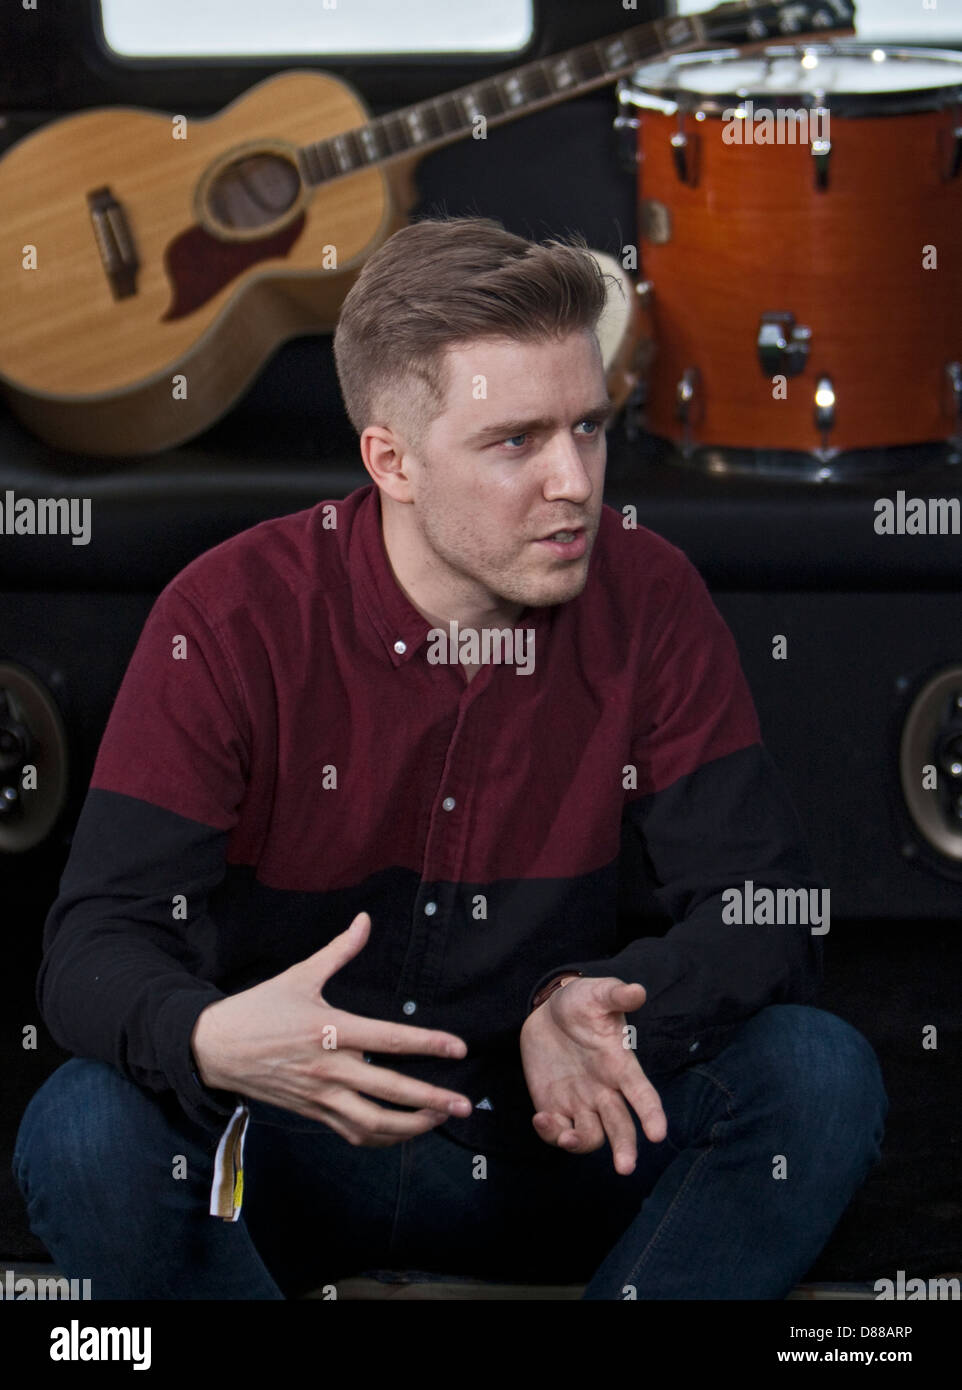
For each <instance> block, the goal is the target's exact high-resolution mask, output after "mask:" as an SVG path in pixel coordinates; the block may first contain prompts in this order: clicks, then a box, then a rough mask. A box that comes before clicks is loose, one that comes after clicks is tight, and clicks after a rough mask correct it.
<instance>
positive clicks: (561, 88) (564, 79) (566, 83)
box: [547, 54, 578, 92]
mask: <svg viewBox="0 0 962 1390" xmlns="http://www.w3.org/2000/svg"><path fill="white" fill-rule="evenodd" d="M547 63H548V73H549V81H550V82H551V85H552V88H553V89H554V90H555V91H556V92H566V91H567V90H568V89H569V88H571V87H575V86H577V84H578V79H577V77H576V76H575V72H574V68H573V67H572V66H571V63H570V62H569V60H568V55H567V54H563V55H562V56H561V57H560V58H549V59H548V60H547Z"/></svg>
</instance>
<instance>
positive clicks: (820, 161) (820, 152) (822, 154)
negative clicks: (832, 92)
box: [811, 106, 832, 193]
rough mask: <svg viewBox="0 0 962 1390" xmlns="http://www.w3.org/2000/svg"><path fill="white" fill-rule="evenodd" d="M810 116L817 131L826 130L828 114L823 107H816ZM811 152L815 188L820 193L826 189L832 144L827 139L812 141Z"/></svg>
mask: <svg viewBox="0 0 962 1390" xmlns="http://www.w3.org/2000/svg"><path fill="white" fill-rule="evenodd" d="M812 116H813V117H817V119H818V129H819V130H824V131H827V130H828V112H827V111H826V110H825V108H824V107H822V106H819V107H817V108H816V110H815V111H813V112H812ZM811 150H812V159H813V160H814V161H815V187H816V188H817V189H818V191H819V192H820V193H822V192H824V190H825V189H826V188H827V187H828V162H829V159H830V158H831V154H832V142H831V140H828V139H818V140H813V141H812V142H811Z"/></svg>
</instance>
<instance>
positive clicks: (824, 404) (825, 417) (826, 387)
mask: <svg viewBox="0 0 962 1390" xmlns="http://www.w3.org/2000/svg"><path fill="white" fill-rule="evenodd" d="M814 405H815V428H816V429H817V430H821V432H822V436H823V438H824V439H825V442H826V443H827V437H828V433H829V431H830V430H833V429H834V428H835V386H834V384H833V382H832V378H831V377H830V376H820V377H819V378H818V381H817V382H816V383H815V397H814Z"/></svg>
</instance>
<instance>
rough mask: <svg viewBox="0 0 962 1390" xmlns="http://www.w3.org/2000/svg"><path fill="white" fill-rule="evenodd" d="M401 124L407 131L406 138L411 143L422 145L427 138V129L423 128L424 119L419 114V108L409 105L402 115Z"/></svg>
mask: <svg viewBox="0 0 962 1390" xmlns="http://www.w3.org/2000/svg"><path fill="white" fill-rule="evenodd" d="M402 124H403V125H404V129H405V130H406V132H407V135H408V139H409V140H410V141H411V143H412V144H413V145H423V143H424V141H425V140H426V139H427V131H426V130H425V128H424V121H423V118H422V116H421V111H420V108H419V107H417V106H409V107H408V109H407V110H406V111H405V112H404V113H403V115H402Z"/></svg>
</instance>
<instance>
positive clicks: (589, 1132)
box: [564, 1107, 605, 1154]
mask: <svg viewBox="0 0 962 1390" xmlns="http://www.w3.org/2000/svg"><path fill="white" fill-rule="evenodd" d="M573 1132H574V1136H575V1137H574V1140H571V1139H566V1142H565V1144H564V1147H565V1148H566V1149H568V1150H570V1152H571V1153H579V1154H590V1153H594V1151H595V1149H600V1148H601V1146H602V1145H603V1144H604V1142H605V1132H604V1130H603V1129H602V1127H601V1121H600V1119H599V1118H598V1115H597V1113H596V1112H595V1111H594V1110H590V1109H588V1108H587V1107H583V1108H581V1109H579V1110H576V1111H575V1114H574V1131H573Z"/></svg>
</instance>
